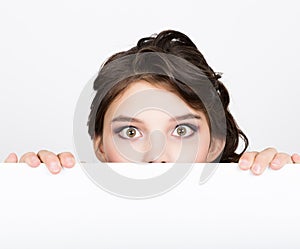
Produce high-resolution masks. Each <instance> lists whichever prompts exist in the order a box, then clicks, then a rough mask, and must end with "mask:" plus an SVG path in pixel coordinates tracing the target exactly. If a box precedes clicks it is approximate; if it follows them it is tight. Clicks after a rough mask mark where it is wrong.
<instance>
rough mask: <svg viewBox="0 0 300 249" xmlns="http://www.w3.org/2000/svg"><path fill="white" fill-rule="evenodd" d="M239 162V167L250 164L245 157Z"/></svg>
mask: <svg viewBox="0 0 300 249" xmlns="http://www.w3.org/2000/svg"><path fill="white" fill-rule="evenodd" d="M239 164H240V166H241V167H245V168H246V167H249V166H250V163H249V161H247V160H245V159H242V160H241V161H240V163H239Z"/></svg>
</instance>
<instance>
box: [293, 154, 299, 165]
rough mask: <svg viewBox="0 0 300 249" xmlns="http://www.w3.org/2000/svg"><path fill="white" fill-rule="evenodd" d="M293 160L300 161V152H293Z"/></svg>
mask: <svg viewBox="0 0 300 249" xmlns="http://www.w3.org/2000/svg"><path fill="white" fill-rule="evenodd" d="M292 161H293V163H300V155H299V154H293V155H292Z"/></svg>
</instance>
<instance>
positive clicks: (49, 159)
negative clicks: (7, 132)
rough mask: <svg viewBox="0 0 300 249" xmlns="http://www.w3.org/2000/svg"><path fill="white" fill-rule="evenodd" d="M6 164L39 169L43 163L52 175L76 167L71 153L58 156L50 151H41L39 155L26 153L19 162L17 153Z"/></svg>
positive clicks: (9, 157)
mask: <svg viewBox="0 0 300 249" xmlns="http://www.w3.org/2000/svg"><path fill="white" fill-rule="evenodd" d="M4 162H5V163H18V162H20V163H27V164H28V165H29V166H31V167H34V168H35V167H38V166H39V165H40V164H41V163H45V165H46V166H47V168H48V170H49V171H50V172H51V173H52V174H58V173H59V172H60V171H61V170H62V168H72V167H73V166H74V165H75V158H74V156H73V155H72V154H71V153H70V152H62V153H59V154H57V155H56V154H54V153H53V152H51V151H48V150H40V151H39V152H38V153H37V154H35V153H34V152H28V153H25V154H24V155H23V156H22V157H21V158H20V161H18V157H17V155H16V154H15V153H11V154H9V156H8V157H7V158H6V159H5V161H4Z"/></svg>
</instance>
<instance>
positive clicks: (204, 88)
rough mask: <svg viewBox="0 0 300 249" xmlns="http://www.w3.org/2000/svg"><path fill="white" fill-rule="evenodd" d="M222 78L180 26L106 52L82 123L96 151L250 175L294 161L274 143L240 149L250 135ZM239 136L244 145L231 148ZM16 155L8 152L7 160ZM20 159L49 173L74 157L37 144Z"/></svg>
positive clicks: (118, 158) (105, 157)
mask: <svg viewBox="0 0 300 249" xmlns="http://www.w3.org/2000/svg"><path fill="white" fill-rule="evenodd" d="M125 76H126V77H125ZM220 78H221V76H220V75H219V74H217V73H215V72H214V71H213V70H212V68H211V67H210V66H209V65H208V64H207V62H206V60H205V59H204V57H203V55H202V54H201V53H200V51H199V50H198V49H197V47H196V46H195V44H194V43H193V42H192V41H191V40H190V39H189V37H187V36H186V35H184V34H183V33H180V32H178V31H173V30H166V31H163V32H161V33H159V34H158V35H156V36H152V37H146V38H142V39H140V40H139V41H138V43H137V45H136V46H135V47H133V48H131V49H129V50H128V51H124V52H120V53H117V54H115V55H113V56H111V57H110V58H109V59H108V60H107V61H106V62H105V64H104V65H103V67H102V68H101V70H100V72H99V74H98V77H97V78H96V80H95V82H94V90H95V91H96V96H95V98H94V100H93V103H92V105H91V112H90V117H89V122H88V126H89V127H88V128H89V134H90V136H91V139H92V140H93V144H94V150H95V154H96V156H97V158H98V159H99V160H100V161H105V162H175V161H176V162H199V163H200V162H202V163H203V162H216V161H218V162H238V163H239V167H240V168H241V169H243V170H248V169H251V171H252V172H253V173H254V174H255V175H260V174H261V173H263V172H264V170H265V169H266V168H267V167H268V166H270V168H272V169H280V168H282V167H283V166H284V165H285V164H287V163H299V162H300V156H299V155H298V154H294V155H292V156H290V155H288V154H286V153H278V152H277V151H276V150H275V149H274V148H267V149H265V150H263V151H261V152H245V151H246V149H247V147H248V139H247V137H246V135H245V134H244V133H243V132H242V131H241V130H240V129H239V127H238V125H237V124H236V122H235V120H234V118H233V117H232V115H231V113H230V111H229V109H228V105H229V94H228V91H227V89H226V88H225V86H224V85H223V84H222V82H221V81H220V80H219V79H220ZM199 89H200V90H199ZM149 94H150V96H151V97H149ZM200 95H201V96H200ZM157 96H160V97H159V98H158V99H156V100H155V101H154V102H153V101H149V100H151V99H153V98H156V97H157ZM161 100H162V101H161ZM166 102H167V103H168V105H166V106H165V105H164V103H166ZM157 103H161V104H160V105H158V106H157ZM169 106H172V107H173V108H169ZM220 107H221V108H220ZM165 109H167V111H166V110H165ZM129 113H130V115H129ZM174 117H176V118H174ZM240 140H243V142H244V148H243V150H242V152H241V153H236V149H237V147H238V144H239V141H240ZM17 161H18V158H17V156H16V154H14V153H12V154H10V155H9V156H8V158H7V159H6V162H17ZM20 162H25V163H27V164H28V165H30V166H32V167H36V166H38V165H39V164H40V163H41V162H43V163H45V164H46V165H47V167H48V168H49V170H50V172H52V173H54V174H55V173H59V172H60V170H61V168H62V167H66V168H70V167H73V166H74V164H75V159H74V156H73V155H72V154H71V153H68V152H65V153H60V154H58V155H55V154H54V153H53V152H50V151H46V150H41V151H40V152H38V153H37V154H35V153H33V152H29V153H26V154H24V155H23V156H22V157H21V159H20Z"/></svg>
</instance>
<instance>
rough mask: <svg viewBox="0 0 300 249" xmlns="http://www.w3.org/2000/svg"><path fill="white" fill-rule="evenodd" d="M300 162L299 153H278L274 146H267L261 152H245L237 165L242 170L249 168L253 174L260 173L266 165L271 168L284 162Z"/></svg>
mask: <svg viewBox="0 0 300 249" xmlns="http://www.w3.org/2000/svg"><path fill="white" fill-rule="evenodd" d="M291 163H300V155H299V154H293V155H292V156H290V155H288V154H286V153H279V152H277V150H276V149H274V148H267V149H265V150H263V151H261V152H256V151H252V152H245V153H244V154H243V155H242V156H241V158H240V160H239V163H238V165H239V167H240V169H242V170H249V169H250V170H251V171H252V172H253V174H255V175H260V174H262V173H263V172H264V171H265V170H266V168H267V167H270V168H271V169H273V170H278V169H281V168H282V167H283V166H284V165H285V164H291Z"/></svg>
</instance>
